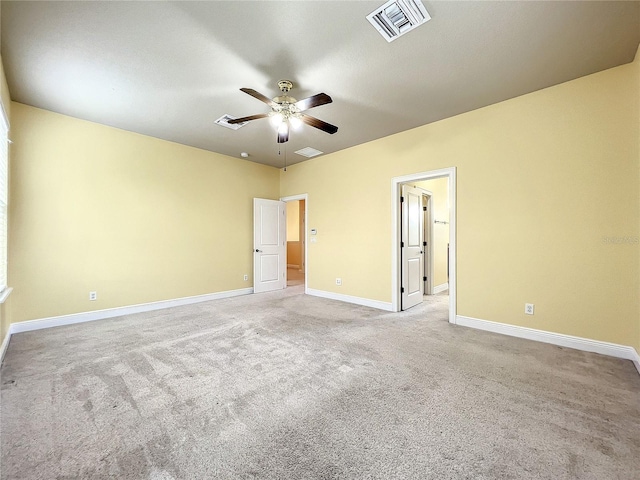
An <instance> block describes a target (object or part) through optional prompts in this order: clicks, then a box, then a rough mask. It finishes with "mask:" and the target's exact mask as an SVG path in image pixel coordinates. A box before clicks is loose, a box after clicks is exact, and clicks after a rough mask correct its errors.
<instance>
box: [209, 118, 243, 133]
mask: <svg viewBox="0 0 640 480" xmlns="http://www.w3.org/2000/svg"><path fill="white" fill-rule="evenodd" d="M236 118H238V117H232V116H231V115H223V116H221V117H220V118H219V119H217V120H216V121H215V123H217V124H218V125H220V126H222V127H227V128H230V129H231V130H238V129H239V128H240V127H244V126H245V125H246V124H247V122H242V123H229V120H235V119H236Z"/></svg>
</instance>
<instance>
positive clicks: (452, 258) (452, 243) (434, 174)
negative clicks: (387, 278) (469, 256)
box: [391, 167, 457, 324]
mask: <svg viewBox="0 0 640 480" xmlns="http://www.w3.org/2000/svg"><path fill="white" fill-rule="evenodd" d="M442 177H446V178H448V179H449V215H450V216H449V222H450V223H449V323H453V324H455V323H456V290H457V283H456V276H457V271H456V270H457V269H456V167H449V168H442V169H439V170H431V171H428V172H421V173H413V174H411V175H403V176H401V177H394V178H392V179H391V311H392V312H399V311H400V285H401V283H402V282H401V279H400V272H401V268H400V215H399V214H400V190H401V187H400V185H402V184H403V183H408V182H418V181H420V180H431V179H434V178H442Z"/></svg>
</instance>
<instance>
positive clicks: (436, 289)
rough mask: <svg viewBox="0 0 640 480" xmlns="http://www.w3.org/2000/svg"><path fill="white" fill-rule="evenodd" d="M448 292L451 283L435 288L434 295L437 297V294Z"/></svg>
mask: <svg viewBox="0 0 640 480" xmlns="http://www.w3.org/2000/svg"><path fill="white" fill-rule="evenodd" d="M446 290H449V282H447V283H442V284H440V285H436V286H435V287H433V294H434V295H435V294H436V293H440V292H444V291H446Z"/></svg>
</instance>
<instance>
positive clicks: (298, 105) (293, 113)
mask: <svg viewBox="0 0 640 480" xmlns="http://www.w3.org/2000/svg"><path fill="white" fill-rule="evenodd" d="M278 88H279V89H280V92H281V93H282V95H279V96H277V97H274V98H273V99H270V98H269V97H267V96H266V95H263V94H261V93H260V92H256V91H255V90H253V89H251V88H241V89H240V91H242V92H244V93H246V94H248V95H251V96H252V97H254V98H257V99H258V100H260V101H261V102H264V103H266V104H267V105H269V106H270V107H271V112H269V113H259V114H257V115H250V116H248V117H242V118H235V119H231V120H228V123H229V124H231V125H235V124H240V123H246V122H249V121H251V120H257V119H260V118H269V119H270V120H271V123H272V124H273V126H274V127H276V129H277V131H278V136H277V141H278V143H285V142H288V141H289V131H290V127H293V128H299V127H300V126H302V124H303V123H305V124H307V125H309V126H312V127H314V128H317V129H319V130H322V131H323V132H326V133H329V134H331V135H333V134H334V133H336V132H337V131H338V127H336V126H335V125H331V124H330V123H327V122H325V121H323V120H320V119H318V118H315V117H312V116H310V115H307V114H306V113H302V112H304V111H306V110H309V109H310V108H313V107H318V106H320V105H326V104H327V103H331V102H333V100H332V98H331V97H330V96H329V95H327V94H326V93H318V94H316V95H312V96H311V97H308V98H305V99H303V100H299V101H298V100H296V99H295V98H293V97H292V96H290V95H289V92H290V91H291V89H292V88H293V82H291V80H280V81H279V82H278Z"/></svg>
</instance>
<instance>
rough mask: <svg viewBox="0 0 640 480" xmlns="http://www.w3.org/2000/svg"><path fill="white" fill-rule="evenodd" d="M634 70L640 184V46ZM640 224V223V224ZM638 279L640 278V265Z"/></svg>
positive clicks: (638, 343)
mask: <svg viewBox="0 0 640 480" xmlns="http://www.w3.org/2000/svg"><path fill="white" fill-rule="evenodd" d="M633 69H634V72H635V81H636V94H637V97H636V102H635V107H636V113H635V114H636V118H637V119H638V124H637V133H638V175H639V177H638V182H639V183H640V45H638V50H637V51H636V58H635V61H634V62H633ZM637 202H638V208H639V209H640V191H639V192H638V200H637ZM639 223H640V222H639ZM638 228H639V230H638V235H637V237H636V238H638V239H640V225H639V226H638ZM638 262H640V255H638ZM638 277H640V263H639V265H638ZM638 283H639V284H640V278H639V279H638ZM634 346H635V348H636V351H637V352H638V353H640V312H638V334H637V340H636V344H635V345H634Z"/></svg>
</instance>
